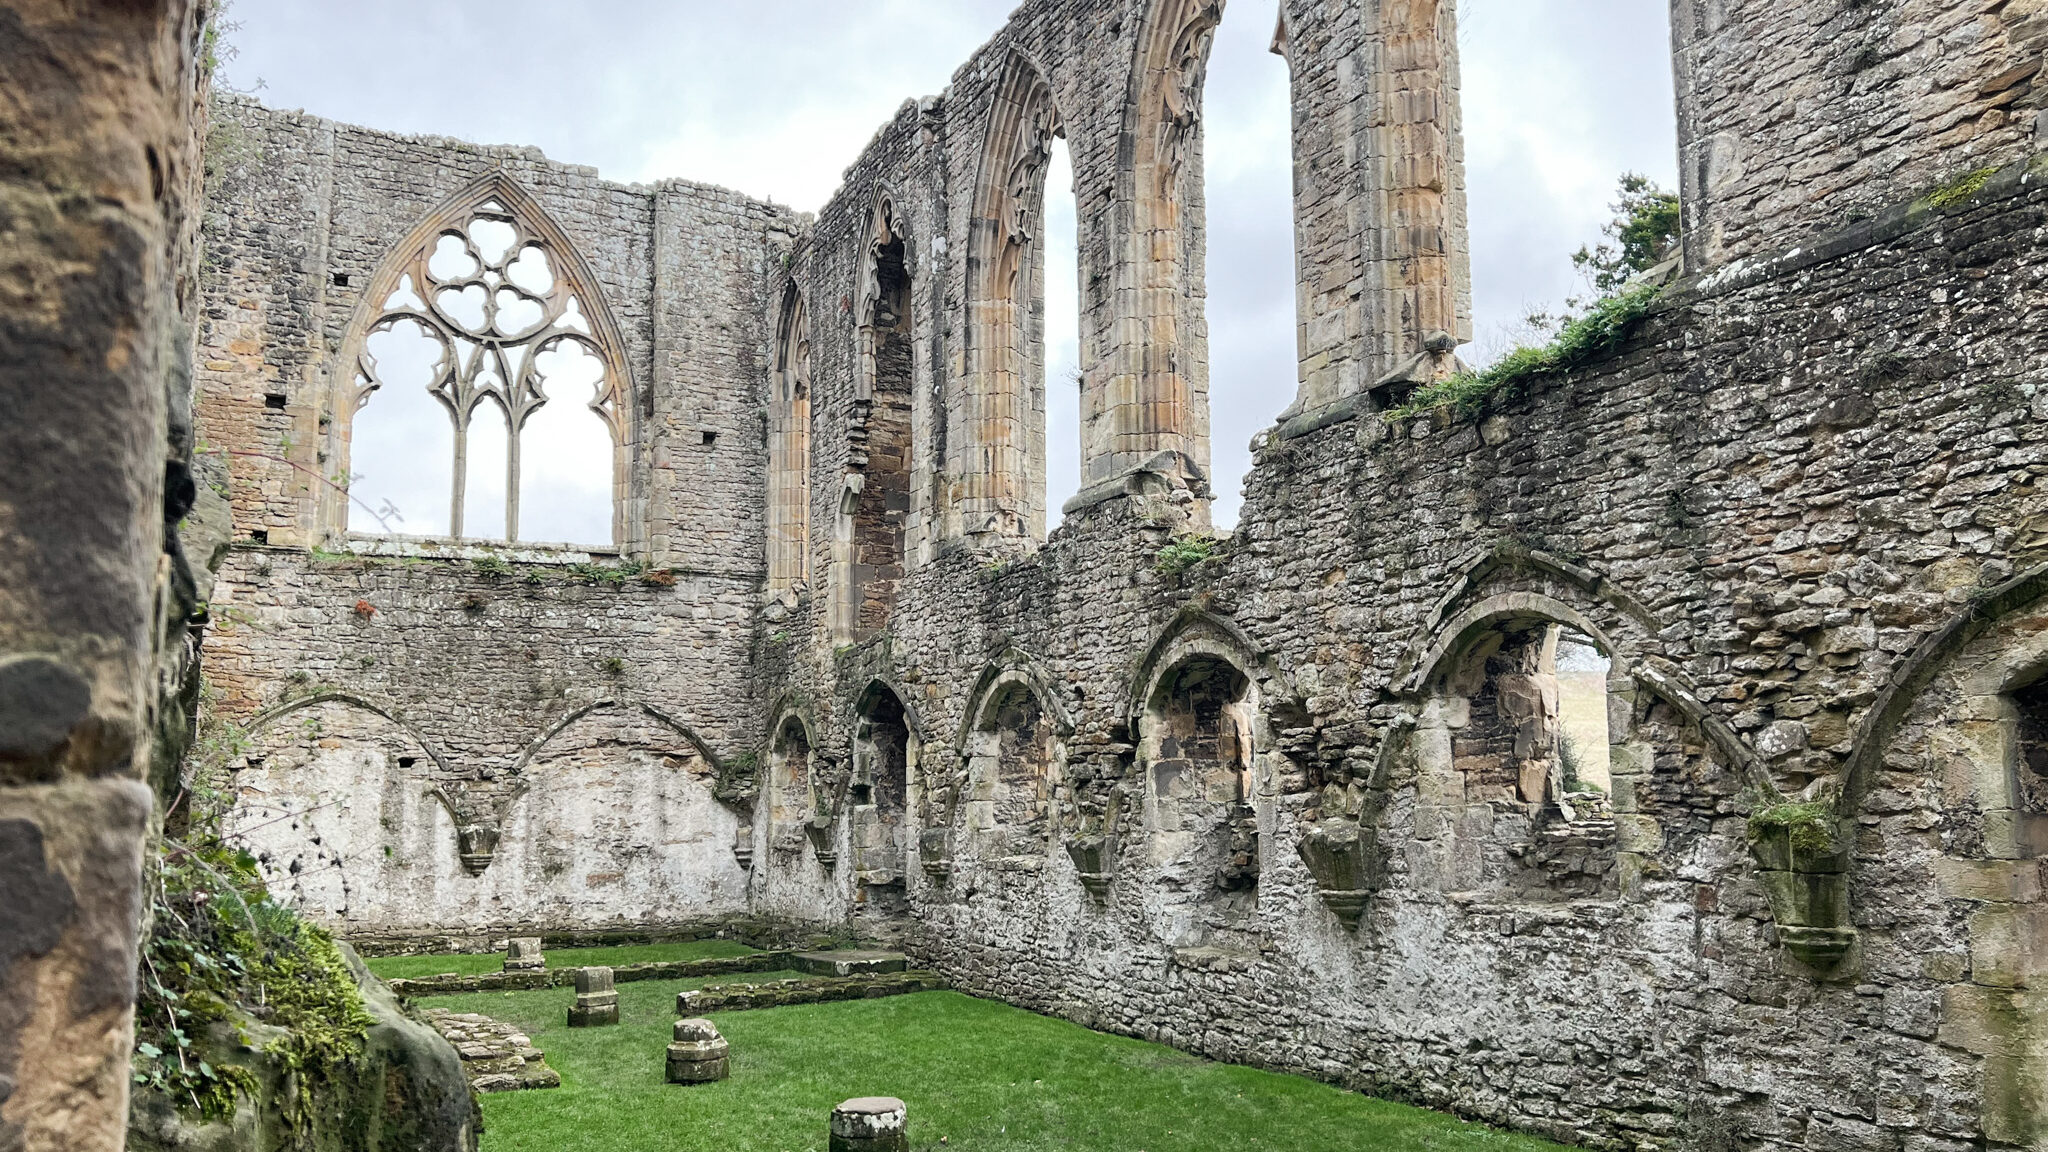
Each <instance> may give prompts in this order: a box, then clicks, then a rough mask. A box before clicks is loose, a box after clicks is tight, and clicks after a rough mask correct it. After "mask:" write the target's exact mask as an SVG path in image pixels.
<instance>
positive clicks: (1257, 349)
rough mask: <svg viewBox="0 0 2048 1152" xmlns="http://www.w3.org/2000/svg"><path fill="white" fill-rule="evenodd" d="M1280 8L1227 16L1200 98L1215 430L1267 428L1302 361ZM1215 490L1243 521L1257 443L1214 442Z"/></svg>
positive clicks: (1290, 121)
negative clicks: (1278, 36)
mask: <svg viewBox="0 0 2048 1152" xmlns="http://www.w3.org/2000/svg"><path fill="white" fill-rule="evenodd" d="M1280 49H1281V46H1280V45H1279V44H1276V42H1275V37H1274V28H1273V20H1272V10H1271V9H1270V8H1261V7H1259V6H1256V5H1238V6H1233V7H1231V8H1229V9H1227V10H1226V12H1225V14H1224V18H1223V22H1222V23H1221V24H1220V25H1219V26H1218V27H1217V29H1216V31H1215V45H1214V47H1213V48H1212V49H1211V51H1210V60H1209V66H1208V71H1207V78H1206V89H1207V90H1206V91H1205V92H1204V93H1203V94H1202V97H1201V100H1202V108H1203V109H1204V111H1203V118H1202V132H1201V137H1202V144H1201V165H1202V186H1201V196H1202V217H1203V228H1204V235H1205V238H1206V244H1205V245H1204V246H1203V247H1202V248H1201V249H1200V250H1198V252H1197V253H1195V254H1194V265H1195V266H1194V269H1193V277H1194V282H1195V283H1196V284H1198V285H1202V286H1203V292H1204V318H1205V320H1206V333H1207V336H1208V351H1209V381H1210V384H1209V405H1210V408H1211V421H1212V423H1213V425H1214V427H1216V428H1222V429H1231V430H1236V429H1249V428H1265V427H1269V426H1271V425H1272V424H1273V422H1274V420H1275V419H1276V418H1277V417H1278V416H1279V415H1280V413H1281V411H1282V410H1283V409H1285V408H1286V407H1287V406H1288V404H1289V403H1290V402H1292V401H1293V399H1294V390H1293V389H1292V388H1287V387H1280V386H1278V385H1279V384H1280V383H1281V382H1283V381H1285V380H1286V379H1287V378H1288V377H1289V376H1290V375H1293V374H1295V372H1296V371H1297V369H1296V368H1295V366H1296V365H1297V364H1298V362H1299V360H1300V355H1299V351H1298V334H1297V329H1298V325H1299V321H1298V319H1297V307H1296V295H1297V291H1298V289H1297V276H1296V252H1295V242H1296V236H1295V227H1294V191H1295V190H1294V104H1293V96H1292V92H1291V85H1290V76H1289V71H1288V66H1287V63H1286V62H1285V60H1283V59H1280V58H1277V57H1276V56H1275V53H1276V52H1279V51H1280ZM1214 441H1215V442H1214V444H1213V445H1212V446H1211V451H1212V452H1213V457H1212V464H1211V477H1210V481H1211V482H1210V487H1211V489H1212V490H1213V491H1214V493H1215V503H1214V505H1213V509H1212V516H1213V519H1214V521H1215V523H1216V524H1217V526H1218V527H1228V526H1231V525H1234V524H1236V522H1237V515H1238V509H1239V507H1240V505H1241V503H1242V501H1243V495H1242V489H1243V485H1244V478H1245V474H1246V473H1247V472H1249V471H1250V470H1251V463H1252V459H1251V447H1250V441H1251V437H1250V436H1249V435H1246V434H1243V433H1235V432H1234V433H1233V434H1230V435H1221V436H1217V437H1215V438H1214Z"/></svg>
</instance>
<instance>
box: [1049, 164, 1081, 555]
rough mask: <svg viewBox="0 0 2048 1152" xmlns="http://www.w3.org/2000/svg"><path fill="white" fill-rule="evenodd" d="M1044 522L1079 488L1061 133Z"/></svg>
mask: <svg viewBox="0 0 2048 1152" xmlns="http://www.w3.org/2000/svg"><path fill="white" fill-rule="evenodd" d="M1044 266H1045V271H1044V274H1043V279H1044V290H1043V294H1042V296H1041V297H1040V299H1041V300H1042V302H1043V304H1044V309H1045V312H1044V315H1045V320H1044V324H1043V330H1044V333H1045V338H1044V342H1043V343H1044V348H1045V356H1044V363H1045V378H1044V389H1045V431H1044V437H1045V440H1044V446H1043V451H1042V454H1041V456H1040V458H1041V459H1042V460H1044V462H1045V463H1044V468H1045V520H1046V523H1045V525H1044V527H1046V528H1050V527H1053V526H1056V525H1058V524H1059V523H1060V521H1061V519H1062V518H1063V517H1064V515H1065V514H1064V512H1062V511H1061V509H1062V508H1064V507H1065V505H1066V502H1067V501H1068V500H1070V499H1072V498H1073V496H1074V494H1075V493H1076V492H1079V491H1080V490H1081V382H1082V379H1083V368H1082V364H1081V224H1080V206H1079V204H1078V203H1077V201H1076V198H1075V196H1074V158H1073V152H1072V150H1071V149H1070V148H1068V146H1067V141H1066V139H1065V138H1064V137H1061V138H1059V139H1056V140H1054V141H1053V143H1052V159H1051V160H1050V161H1049V162H1048V163H1047V164H1046V169H1045V261H1044Z"/></svg>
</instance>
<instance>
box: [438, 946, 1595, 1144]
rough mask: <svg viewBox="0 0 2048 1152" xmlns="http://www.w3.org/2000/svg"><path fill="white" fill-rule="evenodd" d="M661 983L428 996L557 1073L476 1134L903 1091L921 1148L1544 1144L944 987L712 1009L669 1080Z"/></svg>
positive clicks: (685, 1138) (787, 1123)
mask: <svg viewBox="0 0 2048 1152" xmlns="http://www.w3.org/2000/svg"><path fill="white" fill-rule="evenodd" d="M678 987H679V985H678V984H677V983H675V982H670V981H649V982H645V983H638V984H626V985H622V986H621V987H620V988H619V999H620V1009H621V1015H622V1018H623V1020H624V1023H622V1024H621V1025H619V1026H618V1027H614V1028H589V1029H571V1028H568V1027H567V1026H566V1024H565V1019H564V1018H565V1015H566V1013H567V1012H568V1008H569V1005H570V1003H571V1002H572V1001H573V1000H574V994H573V992H572V991H571V990H569V989H560V988H557V989H548V990H545V991H537V992H515V993H484V994H477V995H472V996H452V997H437V998H435V999H433V1000H430V1001H427V1003H429V1004H431V1005H433V1006H435V1007H445V1008H450V1009H452V1010H455V1011H463V1012H482V1013H485V1014H487V1015H491V1016H494V1017H496V1018H498V1019H501V1020H507V1021H509V1022H511V1023H514V1024H517V1025H518V1026H519V1027H520V1028H521V1029H522V1030H524V1031H525V1032H526V1033H527V1034H528V1035H529V1036H531V1037H532V1038H533V1040H534V1043H535V1045H536V1046H538V1047H540V1048H542V1049H544V1050H545V1051H546V1052H547V1054H548V1064H549V1065H550V1066H552V1067H554V1068H556V1069H557V1070H558V1071H560V1072H561V1074H562V1087H560V1088H557V1089H552V1090H548V1091H539V1092H512V1093H505V1094H501V1095H494V1096H489V1097H486V1098H485V1099H484V1117H485V1130H484V1136H483V1152H697V1150H703V1152H712V1150H717V1152H801V1150H819V1152H822V1149H823V1148H824V1146H825V1130H826V1119H827V1117H828V1116H829V1115H830V1113H831V1110H832V1107H833V1105H835V1104H838V1103H839V1102H840V1101H842V1100H846V1099H850V1098H852V1097H856V1096H868V1095H890V1096H899V1097H901V1098H902V1099H903V1100H904V1101H905V1102H906V1103H907V1104H908V1105H909V1107H910V1137H911V1140H910V1146H911V1147H912V1148H913V1149H917V1150H919V1152H931V1150H937V1149H942V1148H943V1149H974V1150H976V1152H1053V1150H1055V1149H1059V1150H1074V1152H1144V1150H1150V1152H1212V1150H1213V1152H1223V1150H1226V1149H1228V1150H1229V1152H1241V1150H1257V1149H1273V1150H1281V1152H1356V1150H1358V1149H1367V1148H1369V1149H1373V1150H1375V1152H1411V1150H1412V1152H1425V1150H1426V1152H1481V1150H1487V1152H1539V1150H1543V1149H1554V1148H1557V1147H1558V1145H1554V1144H1550V1143H1547V1142H1545V1141H1542V1140H1537V1139H1534V1138H1531V1137H1526V1136H1518V1135H1512V1134H1508V1133H1503V1132H1498V1131H1495V1130H1492V1129H1488V1128H1484V1127H1481V1126H1479V1125H1475V1124H1467V1123H1464V1122H1462V1121H1459V1120H1456V1119H1454V1118H1452V1117H1449V1116H1443V1115H1440V1114H1437V1113H1434V1112H1427V1111H1423V1110H1421V1109H1416V1108H1409V1107H1405V1106H1402V1105H1397V1104H1390V1103H1387V1102H1384V1101H1380V1100H1373V1099H1370V1098H1368V1097H1365V1096H1360V1095H1357V1094H1356V1093H1351V1092H1345V1091H1343V1090H1341V1089H1337V1088H1332V1087H1329V1086H1327V1085H1324V1084H1318V1083H1316V1082H1314V1081H1311V1080H1304V1079H1301V1078H1299V1077H1294V1076H1282V1075H1276V1074H1274V1073H1270V1072H1261V1071H1258V1070H1255V1069H1250V1068H1240V1067H1235V1066H1232V1065H1227V1064H1216V1063H1212V1062H1210V1061H1206V1060H1201V1059H1198V1058H1196V1057H1192V1056H1188V1055H1185V1054H1183V1053H1180V1052H1176V1051H1174V1050H1172V1049H1170V1048H1164V1047H1161V1046H1159V1045H1156V1044H1148V1043H1145V1042H1143V1041H1138V1040H1129V1039H1124V1038H1120V1037H1113V1036H1104V1035H1101V1034H1099V1033H1095V1032H1090V1031H1088V1030H1086V1029H1084V1028H1080V1027H1077V1026H1075V1025H1073V1024H1068V1023H1066V1022H1064V1021H1059V1020H1053V1019H1050V1018H1047V1017H1043V1016H1037V1015H1033V1014H1032V1013H1029V1012H1025V1011H1022V1010H1020V1009H1015V1008H1010V1007H1007V1006H1005V1005H1001V1004H995V1003H991V1002H988V1001H983V1000H974V999H971V998H969V997H966V996H962V995H958V994H956V993H951V992H932V993H925V994H921V995H915V996H896V997H890V998H888V999H882V1000H865V1001H850V1002H846V1003H838V1004H817V1005H805V1006H801V1007H793V1008H773V1009H766V1010H762V1011H755V1012H733V1013H720V1014H715V1015H714V1016H713V1018H712V1019H713V1022H714V1023H716V1024H717V1025H718V1027H719V1029H720V1030H721V1031H722V1032H723V1033H724V1034H725V1037H726V1039H727V1040H728V1041H730V1042H731V1044H732V1068H733V1072H732V1078H731V1079H729V1080H726V1081H723V1082H720V1083H717V1084H708V1085H700V1086H696V1087H678V1086H671V1085H668V1084H665V1083H663V1069H664V1054H665V1049H666V1045H667V1043H668V1040H669V1032H670V1027H671V1025H672V1024H673V1021H674V1019H675V1016H674V1007H675V992H676V990H677V988H678ZM942 1141H943V1142H942Z"/></svg>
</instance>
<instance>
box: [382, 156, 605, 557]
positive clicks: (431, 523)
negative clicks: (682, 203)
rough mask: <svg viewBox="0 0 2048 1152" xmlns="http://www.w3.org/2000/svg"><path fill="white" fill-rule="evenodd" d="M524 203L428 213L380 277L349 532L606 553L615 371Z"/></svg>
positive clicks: (550, 240)
mask: <svg viewBox="0 0 2048 1152" xmlns="http://www.w3.org/2000/svg"><path fill="white" fill-rule="evenodd" d="M521 199H523V198H516V197H514V196H512V195H510V194H509V190H507V189H496V190H495V191H493V192H492V193H490V194H487V195H485V196H483V197H482V198H481V200H480V201H479V202H477V203H474V204H472V205H469V206H467V207H465V208H464V209H463V210H461V211H447V212H443V213H441V214H439V215H437V216H436V217H435V218H434V219H432V220H431V221H430V222H429V225H430V226H423V227H425V228H426V238H425V239H424V240H423V241H421V242H419V243H418V244H417V245H416V246H415V247H413V248H411V249H409V250H401V252H400V253H399V254H398V256H397V257H396V259H395V261H394V262H393V263H392V264H390V265H388V266H387V269H386V271H385V272H383V273H382V274H380V276H379V278H378V280H377V285H378V288H377V293H379V295H373V297H372V299H373V300H375V302H376V303H375V305H374V308H375V310H374V311H373V312H371V313H369V319H368V321H367V322H366V323H365V324H364V325H363V326H362V328H361V330H360V331H361V335H360V336H359V337H358V338H357V341H356V343H355V345H354V349H355V351H354V353H353V362H352V373H351V377H350V379H351V382H352V387H351V388H350V390H349V393H350V394H349V396H348V400H349V403H348V405H347V411H349V412H350V413H351V416H352V419H351V421H350V426H349V428H348V429H347V430H346V431H345V435H346V437H347V444H348V450H349V461H350V469H351V472H350V486H349V495H350V500H349V502H348V512H347V513H346V516H345V522H346V523H347V525H348V527H349V528H350V529H351V530H353V531H355V532H359V533H364V534H386V535H410V536H452V537H457V538H469V539H479V540H505V541H517V540H521V539H525V540H534V539H539V540H547V541H558V542H562V543H574V544H583V545H600V546H603V545H611V544H615V543H616V542H617V540H618V526H617V515H616V511H615V506H616V503H617V499H616V497H617V494H618V492H619V488H620V476H621V474H622V472H623V467H622V465H621V464H620V454H621V452H622V447H621V446H622V445H623V444H624V434H623V426H624V421H625V420H626V418H627V415H626V412H625V411H624V409H625V408H626V407H627V406H626V405H625V404H624V403H623V397H624V396H625V395H626V390H627V387H628V385H627V381H626V379H625V373H624V369H623V361H622V360H621V359H620V358H619V355H618V352H617V349H616V348H615V347H613V346H611V344H610V343H609V340H608V338H607V337H604V336H601V334H600V333H599V332H598V331H597V328H596V326H595V325H594V324H593V321H592V319H591V317H592V309H593V308H594V307H595V306H596V303H597V302H596V300H595V298H594V297H593V296H591V294H590V291H589V289H588V287H587V286H585V285H582V284H580V283H572V277H571V274H570V271H569V266H568V265H569V259H570V258H569V257H568V256H567V254H566V253H565V252H564V251H563V250H562V249H563V245H564V242H563V241H561V240H560V239H559V238H558V237H557V236H556V235H555V234H554V233H553V230H552V229H551V228H548V227H545V226H543V225H542V224H540V223H539V222H538V221H537V220H536V219H535V213H536V212H537V210H528V209H525V208H523V207H521V206H520V205H519V204H518V203H516V201H518V200H521ZM508 205H512V206H509V207H508ZM431 408H438V409H439V411H438V413H432V412H430V409H431ZM444 429H445V431H444ZM441 509H446V514H445V516H444V515H442V513H441V511H440V510H441Z"/></svg>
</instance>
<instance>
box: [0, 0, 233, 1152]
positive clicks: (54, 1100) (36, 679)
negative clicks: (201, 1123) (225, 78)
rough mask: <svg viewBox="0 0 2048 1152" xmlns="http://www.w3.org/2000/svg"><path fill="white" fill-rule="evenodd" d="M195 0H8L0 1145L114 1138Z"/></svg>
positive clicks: (175, 699) (163, 647)
mask: <svg viewBox="0 0 2048 1152" xmlns="http://www.w3.org/2000/svg"><path fill="white" fill-rule="evenodd" d="M207 7H208V6H207V5H205V4H196V3H190V2H186V0H161V2H144V3H134V4H123V5H116V6H105V5H79V4H70V3H61V2H57V0H47V2H46V0H19V2H10V3H4V4H0V88H4V90H5V91H6V92H7V94H8V95H7V98H6V100H5V101H4V102H0V157H4V158H5V159H4V162H0V236H5V238H6V239H5V241H4V243H0V409H4V410H5V411H6V413H7V418H6V420H5V421H4V422H0V425H4V426H0V459H4V460H6V461H7V464H6V466H5V467H4V468H0V892H4V893H5V894H6V895H5V897H4V898H0V1147H6V1148H22V1149H29V1150H33V1152H41V1150H43V1149H57V1148H64V1149H86V1150H93V1152H100V1150H109V1152H110V1150H113V1149H118V1148H120V1147H121V1146H122V1134H123V1132H124V1131H125V1129H126V1123H127V1103H128V1085H129V1078H130V1069H129V1050H130V1048H131V1046H132V1044H133V1014H134V1004H135V963H136V960H135V949H136V938H137V930H138V927H139V921H140V919H141V917H142V914H143V911H144V907H145V905H144V901H143V887H142V864H143V855H144V843H145V833H146V830H147V828H148V826H149V824H150V821H151V818H152V816H153V805H152V803H151V793H150V789H149V787H148V785H147V784H146V783H145V781H147V780H150V779H153V778H159V777H160V775H161V773H162V772H163V770H164V769H165V766H166V764H168V765H169V766H170V768H171V769H173V770H174V769H175V765H176V761H177V758H178V756H179V754H180V753H181V752H182V749H183V746H184V741H185V739H186V732H185V725H184V721H185V719H186V717H185V714H184V711H183V709H182V707H181V706H180V705H181V697H182V694H183V691H184V689H185V687H186V683H185V673H186V671H187V670H188V668H189V666H190V665H189V662H188V660H187V657H188V656H189V655H190V649H189V647H188V643H187V632H186V627H187V624H188V623H189V622H190V620H191V619H192V616H193V613H194V610H195V604H194V596H195V588H194V583H193V574H192V572H191V571H190V569H189V568H188V567H187V565H186V564H185V560H184V554H183V551H182V549H181V545H180V541H179V526H180V522H181V521H182V520H184V518H185V516H186V514H187V512H189V511H190V510H191V508H192V505H193V483H192V470H191V462H192V457H191V450H192V423H191V393H192V387H191V385H192V375H191V331H192V324H193V321H194V318H195V310H196V307H197V293H196V291H195V290H194V289H195V274H196V253H197V247H196V245H195V243H194V239H195V236H196V234H197V224H198V212H199V203H200V174H201V171H202V164H203V161H202V157H201V141H202V139H203V138H204V136H205V123H206V117H205V105H204V101H205V96H204V91H205V87H206V83H207V81H206V78H205V75H204V72H205V67H204V63H203V61H202V59H201V57H200V53H199V51H198V49H199V46H200V34H201V28H202V26H203V23H204V21H205V18H206V9H207Z"/></svg>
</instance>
